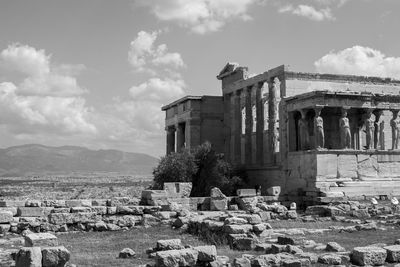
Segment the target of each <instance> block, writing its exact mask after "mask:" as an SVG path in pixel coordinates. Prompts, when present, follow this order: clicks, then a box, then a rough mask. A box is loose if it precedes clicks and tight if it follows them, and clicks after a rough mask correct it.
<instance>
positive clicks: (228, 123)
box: [224, 94, 232, 161]
mask: <svg viewBox="0 0 400 267" xmlns="http://www.w3.org/2000/svg"><path fill="white" fill-rule="evenodd" d="M231 98H232V94H226V95H224V151H225V160H227V161H231V153H232V152H231V133H232V116H231V109H232V102H231Z"/></svg>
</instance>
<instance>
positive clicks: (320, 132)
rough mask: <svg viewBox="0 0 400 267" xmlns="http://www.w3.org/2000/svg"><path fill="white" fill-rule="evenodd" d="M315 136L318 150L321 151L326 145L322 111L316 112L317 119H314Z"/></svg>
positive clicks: (317, 110)
mask: <svg viewBox="0 0 400 267" xmlns="http://www.w3.org/2000/svg"><path fill="white" fill-rule="evenodd" d="M314 131H315V132H314V135H315V145H316V147H317V149H321V148H323V147H324V145H325V136H324V120H323V119H322V117H321V109H319V108H318V109H316V110H315V118H314Z"/></svg>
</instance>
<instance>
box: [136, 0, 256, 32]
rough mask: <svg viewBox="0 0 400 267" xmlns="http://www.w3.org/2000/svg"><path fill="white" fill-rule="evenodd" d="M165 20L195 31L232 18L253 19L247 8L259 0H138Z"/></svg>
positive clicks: (210, 29) (215, 26)
mask: <svg viewBox="0 0 400 267" xmlns="http://www.w3.org/2000/svg"><path fill="white" fill-rule="evenodd" d="M137 2H139V3H142V4H143V5H145V6H148V7H149V8H150V9H151V12H152V13H153V14H154V15H155V16H156V17H157V18H158V19H159V20H162V21H172V22H176V23H178V24H179V25H180V26H182V27H185V28H188V29H190V30H191V31H192V32H194V33H198V34H205V33H209V32H216V31H218V30H220V29H221V28H222V27H223V26H225V24H226V23H227V22H229V21H231V20H233V19H240V20H243V21H246V20H249V19H251V17H250V15H249V14H248V9H249V7H250V6H252V5H254V4H255V3H259V2H262V1H260V0H218V1H215V0H196V1H194V0H189V1H188V0H163V1H157V0H138V1H137Z"/></svg>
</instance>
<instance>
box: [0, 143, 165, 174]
mask: <svg viewBox="0 0 400 267" xmlns="http://www.w3.org/2000/svg"><path fill="white" fill-rule="evenodd" d="M157 162H158V159H157V158H155V157H152V156H149V155H146V154H141V153H130V152H123V151H119V150H90V149H87V148H84V147H79V146H62V147H48V146H43V145H37V144H31V145H22V146H13V147H9V148H5V149H0V176H3V177H4V176H25V175H36V174H51V173H70V172H96V171H97V172H121V173H129V174H151V172H152V170H153V168H154V167H155V166H156V165H157Z"/></svg>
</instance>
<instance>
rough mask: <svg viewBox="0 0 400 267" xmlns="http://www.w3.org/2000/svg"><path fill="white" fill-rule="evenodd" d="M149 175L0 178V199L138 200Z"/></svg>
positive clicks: (146, 185)
mask: <svg viewBox="0 0 400 267" xmlns="http://www.w3.org/2000/svg"><path fill="white" fill-rule="evenodd" d="M151 182H152V176H151V175H140V176H139V175H129V174H121V173H72V174H66V175H40V176H28V177H0V184H1V187H0V199H36V200H41V199H86V198H88V199H101V198H111V197H115V196H131V197H135V196H136V197H140V194H141V191H142V190H143V189H145V188H147V187H148V186H149V185H150V184H151Z"/></svg>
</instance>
